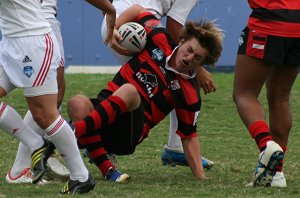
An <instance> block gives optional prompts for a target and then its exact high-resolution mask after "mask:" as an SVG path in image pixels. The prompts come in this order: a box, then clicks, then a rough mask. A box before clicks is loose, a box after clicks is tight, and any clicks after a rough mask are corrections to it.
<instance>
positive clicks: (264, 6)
mask: <svg viewBox="0 0 300 198" xmlns="http://www.w3.org/2000/svg"><path fill="white" fill-rule="evenodd" d="M248 3H249V6H250V8H251V9H252V13H251V15H250V17H249V20H248V27H249V28H250V29H254V30H256V31H259V32H262V33H265V34H269V35H273V36H280V37H293V38H300V1H298V0H276V1H274V0H263V1H262V0H248Z"/></svg>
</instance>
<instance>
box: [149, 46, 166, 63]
mask: <svg viewBox="0 0 300 198" xmlns="http://www.w3.org/2000/svg"><path fill="white" fill-rule="evenodd" d="M164 56H165V55H164V53H163V51H162V50H161V49H159V48H155V49H154V50H152V55H151V57H152V59H154V60H158V61H161V60H162V59H163V58H164Z"/></svg>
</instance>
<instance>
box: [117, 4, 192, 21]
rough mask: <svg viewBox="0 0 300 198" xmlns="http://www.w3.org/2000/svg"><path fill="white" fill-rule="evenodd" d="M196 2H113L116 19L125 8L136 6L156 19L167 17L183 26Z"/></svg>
mask: <svg viewBox="0 0 300 198" xmlns="http://www.w3.org/2000/svg"><path fill="white" fill-rule="evenodd" d="M197 1H198V0H114V1H113V5H114V7H115V8H116V12H117V17H118V16H119V15H120V14H121V13H122V12H123V11H124V10H126V9H127V8H129V7H131V6H133V5H134V4H138V5H141V6H143V7H144V8H146V9H147V10H149V11H150V12H151V13H152V14H154V15H155V17H156V18H157V19H161V18H162V17H164V16H169V17H171V18H172V19H174V20H175V21H177V22H178V23H180V24H181V25H184V23H185V22H186V19H187V17H188V15H189V14H190V12H191V10H192V9H193V7H195V5H196V3H197Z"/></svg>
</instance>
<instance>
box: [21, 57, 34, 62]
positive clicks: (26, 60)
mask: <svg viewBox="0 0 300 198" xmlns="http://www.w3.org/2000/svg"><path fill="white" fill-rule="evenodd" d="M29 62H32V60H31V59H30V58H29V57H28V56H27V55H26V56H25V57H24V59H23V60H22V63H29Z"/></svg>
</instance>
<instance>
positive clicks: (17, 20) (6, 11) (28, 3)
mask: <svg viewBox="0 0 300 198" xmlns="http://www.w3.org/2000/svg"><path fill="white" fill-rule="evenodd" d="M0 29H1V32H2V34H3V35H5V36H7V37H23V36H33V35H44V34H47V33H49V32H50V30H51V29H50V24H49V23H48V21H47V20H46V19H45V18H44V14H43V12H42V9H41V2H40V0H25V1H24V0H1V1H0Z"/></svg>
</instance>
